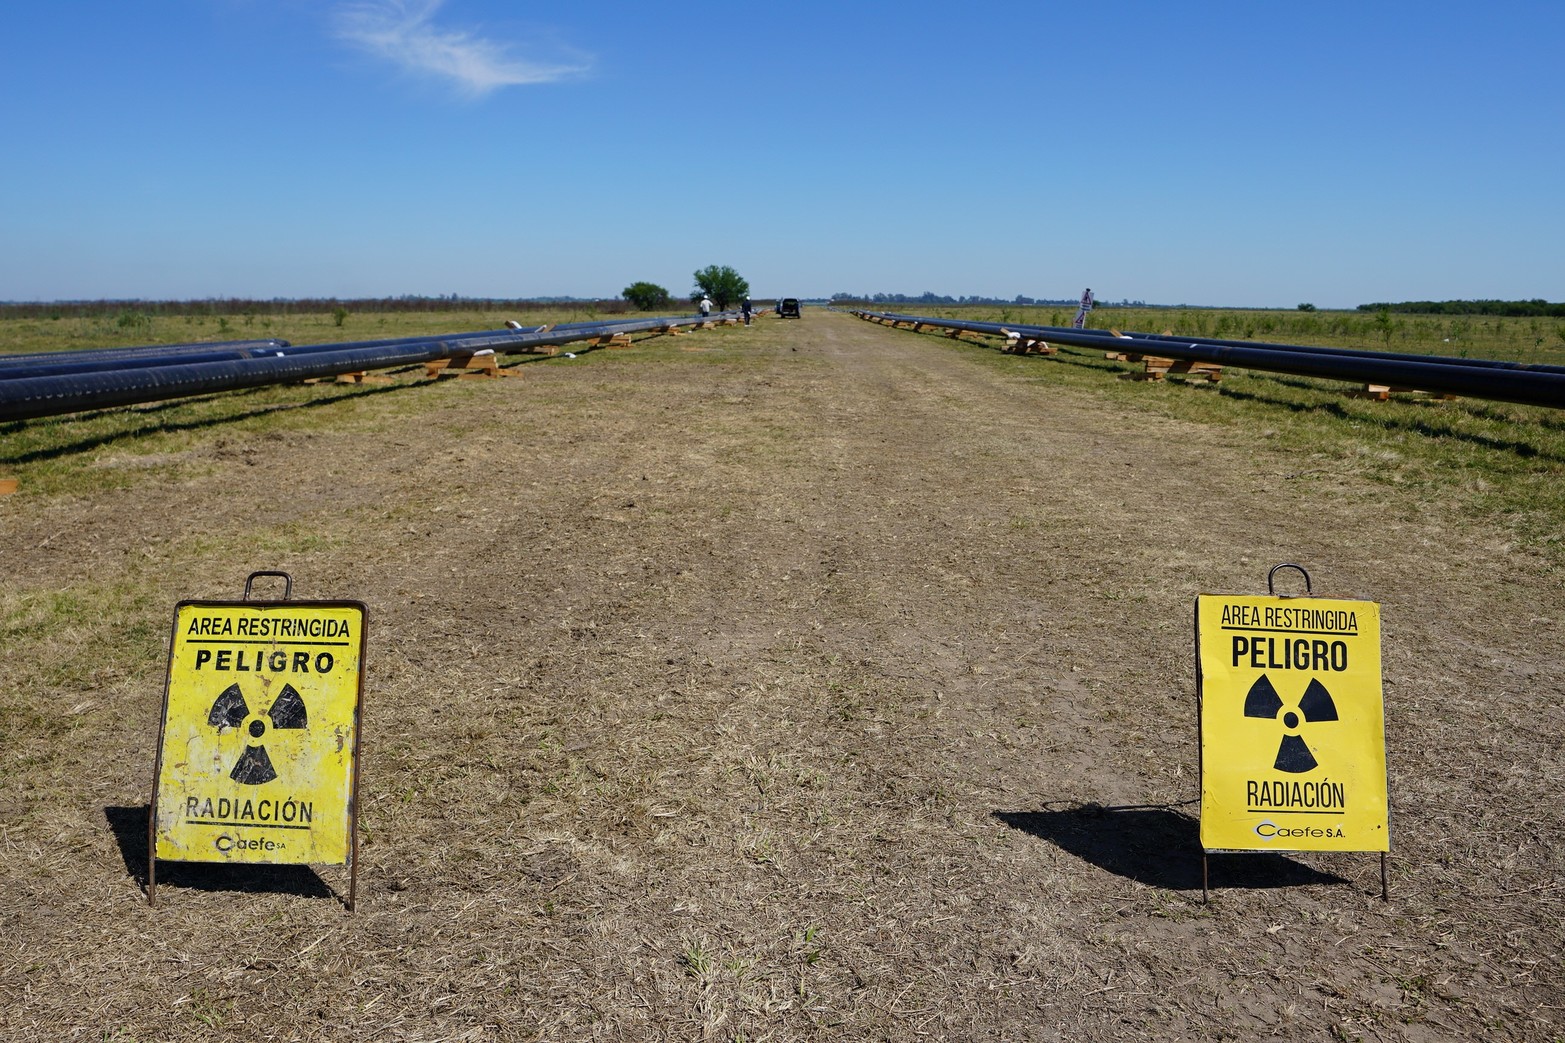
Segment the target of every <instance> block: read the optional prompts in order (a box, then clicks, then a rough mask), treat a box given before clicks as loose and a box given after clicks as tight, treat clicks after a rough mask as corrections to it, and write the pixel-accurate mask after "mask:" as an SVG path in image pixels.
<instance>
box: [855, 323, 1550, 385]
mask: <svg viewBox="0 0 1565 1043" xmlns="http://www.w3.org/2000/svg"><path fill="white" fill-rule="evenodd" d="M855 314H858V315H859V316H860V317H862V318H872V319H886V320H891V321H900V322H915V323H921V324H923V325H926V326H936V327H941V328H946V329H966V330H973V331H975V332H980V333H996V332H1000V331H1001V330H1002V329H1004V330H1014V331H1016V332H1023V330H1025V331H1026V332H1025V333H1023V335H1024V336H1035V337H1036V338H1037V339H1040V340H1046V341H1048V342H1050V343H1053V344H1068V345H1071V346H1073V347H1079V348H1099V349H1101V348H1105V347H1112V348H1115V349H1117V350H1121V351H1130V352H1136V353H1139V354H1147V355H1158V356H1162V357H1164V358H1174V359H1185V360H1188V361H1191V362H1211V363H1216V364H1218V365H1224V366H1235V367H1238V368H1240V369H1259V370H1265V371H1267V372H1271V373H1289V374H1293V375H1294V376H1301V377H1321V378H1324V379H1327V380H1345V381H1350V382H1353V383H1364V384H1380V385H1385V386H1388V387H1402V388H1416V389H1417V390H1420V391H1433V392H1439V393H1443V394H1452V395H1464V396H1467V397H1470V398H1484V399H1490V400H1493V401H1496V402H1515V403H1518V404H1522V405H1533V406H1548V407H1550V408H1553V409H1565V371H1561V370H1559V369H1558V368H1555V367H1551V368H1540V367H1536V366H1526V365H1524V364H1522V363H1504V362H1497V361H1495V360H1481V359H1480V360H1474V359H1457V358H1450V359H1447V358H1439V357H1438V356H1435V358H1439V361H1435V362H1431V361H1407V360H1406V359H1405V357H1403V356H1396V355H1391V356H1390V357H1383V356H1385V355H1386V354H1387V353H1384V352H1381V353H1374V354H1346V355H1345V354H1341V353H1340V352H1334V351H1333V350H1332V349H1324V350H1316V349H1314V348H1309V347H1305V346H1302V345H1267V346H1265V347H1259V346H1254V345H1245V346H1235V345H1233V344H1213V343H1211V342H1209V341H1201V340H1167V339H1159V340H1156V341H1149V340H1146V339H1144V338H1136V337H1113V336H1108V337H1105V336H1104V335H1103V334H1101V333H1088V332H1085V331H1083V330H1076V329H1063V328H1059V327H1054V326H1029V327H1022V328H1018V327H1012V326H1005V327H1002V326H1001V325H1000V324H998V323H970V322H963V321H957V320H951V319H932V318H925V317H922V316H912V315H894V314H891V313H887V312H869V311H861V312H856V313H855ZM1426 358H1427V356H1426ZM1475 362H1487V363H1489V364H1488V365H1474V363H1475Z"/></svg>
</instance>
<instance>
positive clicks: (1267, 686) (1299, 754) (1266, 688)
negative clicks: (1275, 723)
mask: <svg viewBox="0 0 1565 1043" xmlns="http://www.w3.org/2000/svg"><path fill="white" fill-rule="evenodd" d="M1283 709H1284V703H1283V701H1282V696H1280V695H1278V694H1277V689H1276V688H1274V687H1272V683H1271V681H1270V680H1269V679H1268V678H1267V676H1266V675H1265V674H1262V675H1261V676H1260V677H1258V678H1257V679H1256V681H1255V683H1254V684H1253V685H1251V686H1250V692H1249V694H1248V695H1246V696H1245V697H1244V715H1245V716H1246V717H1264V718H1266V719H1268V720H1277V719H1278V715H1279V714H1281V720H1282V724H1283V727H1285V728H1287V729H1288V732H1287V734H1285V735H1284V736H1283V737H1282V741H1281V742H1280V743H1279V744H1278V746H1277V760H1276V762H1275V763H1274V764H1273V767H1275V768H1276V769H1277V770H1278V771H1286V772H1289V773H1290V774H1293V775H1302V774H1304V773H1305V772H1307V771H1314V770H1315V769H1316V768H1317V767H1319V762H1318V761H1316V760H1315V755H1314V754H1313V753H1311V752H1310V747H1309V745H1308V744H1307V743H1306V742H1305V741H1304V736H1302V735H1298V734H1296V733H1297V731H1298V729H1299V726H1300V725H1301V724H1315V723H1317V722H1319V721H1335V720H1337V704H1336V703H1335V702H1333V701H1332V698H1331V693H1330V692H1328V691H1326V686H1325V685H1323V684H1321V683H1320V682H1319V681H1317V680H1315V679H1314V678H1311V679H1310V685H1309V687H1308V688H1306V689H1305V690H1304V695H1303V696H1302V697H1301V698H1300V699H1299V707H1298V709H1297V710H1288V711H1287V712H1286V713H1283V712H1282V711H1283Z"/></svg>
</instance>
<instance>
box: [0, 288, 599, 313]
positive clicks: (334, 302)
mask: <svg viewBox="0 0 1565 1043" xmlns="http://www.w3.org/2000/svg"><path fill="white" fill-rule="evenodd" d="M561 304H574V305H585V306H589V307H591V308H592V310H593V311H596V312H601V313H607V314H617V313H619V312H625V311H629V310H630V304H629V302H627V301H624V300H620V299H609V300H596V299H593V298H584V297H527V298H506V297H462V296H459V295H458V294H454V293H453V294H451V295H450V296H448V297H415V296H403V297H358V298H351V299H349V298H338V297H308V298H276V297H274V298H272V299H271V300H252V299H249V298H245V297H223V298H211V297H209V298H206V299H204V300H192V301H145V300H139V299H134V298H132V299H124V300H99V301H43V302H29V301H9V302H0V318H7V319H59V318H67V317H69V318H100V317H103V316H109V317H112V316H115V315H119V314H121V313H123V312H124V311H126V309H133V310H135V311H136V312H138V313H140V314H144V315H149V316H157V315H315V314H319V315H335V314H337V313H338V312H339V311H342V310H346V311H349V312H353V313H355V314H357V313H361V312H439V311H507V312H528V311H544V310H547V309H554V308H558V307H559V305H561Z"/></svg>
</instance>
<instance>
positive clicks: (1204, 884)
mask: <svg viewBox="0 0 1565 1043" xmlns="http://www.w3.org/2000/svg"><path fill="white" fill-rule="evenodd" d="M1284 569H1292V570H1294V571H1296V572H1298V573H1299V574H1300V576H1302V577H1303V579H1304V595H1303V596H1304V597H1306V598H1310V597H1314V596H1315V592H1314V588H1313V584H1312V583H1311V581H1310V574H1309V573H1308V572H1307V571H1305V569H1304V567H1303V566H1302V565H1297V564H1294V563H1293V562H1283V563H1282V564H1279V565H1275V566H1273V567H1272V569H1271V571H1270V572H1268V573H1267V574H1266V591H1267V596H1269V597H1274V598H1278V597H1280V598H1282V599H1288V598H1290V597H1297V595H1287V594H1284V595H1279V594H1278V593H1277V589H1276V579H1277V573H1278V572H1281V571H1282V570H1284ZM1366 604H1373V603H1369V602H1366ZM1194 617H1195V618H1194V623H1195V653H1196V654H1195V672H1196V676H1195V681H1196V755H1197V756H1196V765H1197V767H1196V773H1197V780H1198V784H1199V785H1200V787H1201V790H1202V792H1203V794H1204V792H1205V789H1206V734H1205V721H1206V714H1205V705H1204V704H1205V688H1204V684H1205V678H1204V676H1203V673H1204V671H1203V667H1202V654H1201V599H1200V598H1197V599H1196V603H1195V609H1194ZM1377 626H1378V623H1377ZM1378 639H1379V636H1378V635H1377V640H1378ZM1377 652H1378V650H1377ZM1263 680H1264V678H1263ZM1378 680H1379V678H1377V681H1378ZM1327 698H1328V700H1329V696H1328V697H1327ZM1383 699H1384V697H1383V696H1382V702H1381V714H1382V722H1381V742H1382V747H1383V746H1384V712H1385V711H1384V701H1383ZM1334 714H1335V711H1334V710H1333V715H1334ZM1289 716H1290V717H1291V716H1293V715H1292V714H1290V715H1289ZM1333 719H1334V716H1333ZM1280 756H1281V751H1279V757H1280ZM1305 756H1308V754H1306V755H1305ZM1287 770H1299V769H1291V768H1290V769H1287ZM1385 796H1386V816H1387V823H1386V824H1387V828H1388V834H1387V838H1386V839H1387V849H1386V850H1381V851H1380V852H1379V854H1380V897H1381V900H1382V901H1389V900H1390V888H1389V880H1388V873H1387V856H1388V854H1389V843H1390V838H1389V817H1390V792H1389V790H1387V792H1386V795H1385ZM1205 812H1206V808H1205V803H1204V801H1203V806H1202V814H1203V815H1204V814H1205ZM1259 850H1265V849H1258V848H1257V849H1252V848H1244V849H1229V848H1211V849H1209V848H1207V847H1206V845H1205V844H1204V843H1203V844H1202V847H1201V901H1202V903H1203V904H1204V903H1206V902H1208V901H1209V900H1210V885H1209V879H1210V878H1209V870H1210V864H1209V856H1210V855H1211V854H1212V853H1214V852H1216V853H1219V854H1222V853H1230V852H1242V853H1246V854H1251V853H1255V852H1256V851H1259ZM1276 850H1282V849H1276ZM1290 850H1304V849H1290ZM1311 850H1313V849H1311ZM1371 850H1373V849H1371Z"/></svg>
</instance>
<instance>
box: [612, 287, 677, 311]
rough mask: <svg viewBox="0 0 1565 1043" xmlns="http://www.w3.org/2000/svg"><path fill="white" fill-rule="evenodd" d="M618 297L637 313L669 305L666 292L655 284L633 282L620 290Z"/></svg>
mask: <svg viewBox="0 0 1565 1043" xmlns="http://www.w3.org/2000/svg"><path fill="white" fill-rule="evenodd" d="M619 295H620V296H621V297H623V298H625V299H626V300H627V301H629V302H630V303H631V304H632V305H633V306H634V307H635V308H636V310H638V311H652V310H653V309H655V308H667V307H668V303H669V296H668V291H667V290H665V289H664V288H663V287H661V286H659V285H658V284H657V283H655V282H633V283H631V284H630V285H629V286H627V287H625V288H624V289H623V290H621V291H620V294H619Z"/></svg>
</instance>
